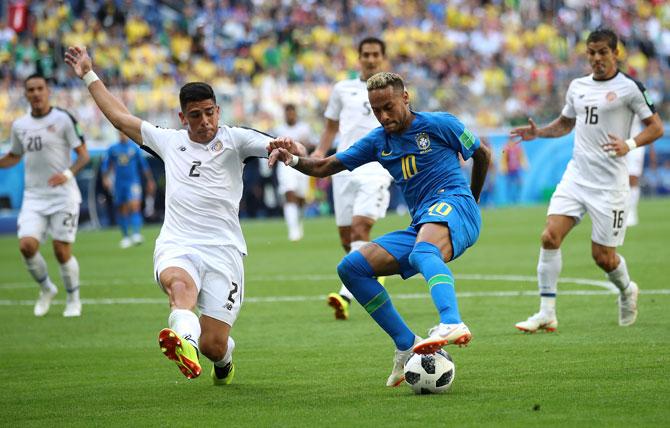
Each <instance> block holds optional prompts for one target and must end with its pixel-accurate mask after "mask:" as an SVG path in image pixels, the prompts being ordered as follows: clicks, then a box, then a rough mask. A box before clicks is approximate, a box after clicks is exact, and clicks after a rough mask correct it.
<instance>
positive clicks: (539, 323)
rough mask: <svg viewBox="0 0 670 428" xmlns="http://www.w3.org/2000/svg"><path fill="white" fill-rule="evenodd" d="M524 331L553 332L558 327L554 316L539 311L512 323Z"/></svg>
mask: <svg viewBox="0 0 670 428" xmlns="http://www.w3.org/2000/svg"><path fill="white" fill-rule="evenodd" d="M514 327H516V328H517V329H519V330H521V331H523V332H525V333H535V332H536V331H538V330H545V331H547V332H554V331H556V329H557V328H558V320H557V319H556V316H553V317H550V316H547V315H545V314H543V313H541V312H538V313H536V314H533V315H531V316H530V317H529V318H528V319H527V320H526V321H520V322H518V323H516V324H515V325H514Z"/></svg>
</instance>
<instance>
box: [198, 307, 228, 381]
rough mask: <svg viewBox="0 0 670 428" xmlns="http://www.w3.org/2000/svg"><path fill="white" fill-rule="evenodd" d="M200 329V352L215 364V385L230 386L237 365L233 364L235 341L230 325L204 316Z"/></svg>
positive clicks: (213, 379)
mask: <svg viewBox="0 0 670 428" xmlns="http://www.w3.org/2000/svg"><path fill="white" fill-rule="evenodd" d="M200 327H201V328H202V335H201V336H200V350H201V352H202V354H203V355H204V356H206V357H207V358H209V359H210V360H211V361H212V362H213V363H214V365H213V366H212V372H211V377H212V381H213V382H214V385H228V384H230V383H231V382H232V381H233V377H234V376H235V364H234V363H233V350H234V349H235V341H234V340H233V338H232V337H230V325H228V324H226V323H225V322H223V321H220V320H217V319H214V318H211V317H208V316H207V315H202V316H201V317H200Z"/></svg>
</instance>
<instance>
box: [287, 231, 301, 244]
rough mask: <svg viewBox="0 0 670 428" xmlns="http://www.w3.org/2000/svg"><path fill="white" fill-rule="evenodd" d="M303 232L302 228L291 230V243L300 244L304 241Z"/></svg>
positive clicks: (289, 233)
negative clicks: (299, 242)
mask: <svg viewBox="0 0 670 428" xmlns="http://www.w3.org/2000/svg"><path fill="white" fill-rule="evenodd" d="M302 237H303V232H302V228H295V229H291V230H289V232H288V240H289V241H291V242H298V241H300V240H301V239H302Z"/></svg>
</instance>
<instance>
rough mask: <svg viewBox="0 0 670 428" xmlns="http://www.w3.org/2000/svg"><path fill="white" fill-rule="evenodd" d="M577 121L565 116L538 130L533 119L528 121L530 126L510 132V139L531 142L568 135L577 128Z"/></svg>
mask: <svg viewBox="0 0 670 428" xmlns="http://www.w3.org/2000/svg"><path fill="white" fill-rule="evenodd" d="M575 123H576V119H575V118H572V119H571V118H569V117H565V116H563V115H561V116H559V117H557V118H556V119H554V120H553V121H552V122H551V123H550V124H549V125H547V126H545V127H543V128H538V127H537V125H536V124H535V122H534V121H533V119H530V118H529V119H528V126H522V127H519V128H514V129H512V130H511V131H510V133H509V134H510V137H512V138H516V142H520V141H530V140H534V139H535V138H537V137H542V138H554V137H562V136H564V135H567V134H569V133H570V131H572V129H573V128H574V127H575Z"/></svg>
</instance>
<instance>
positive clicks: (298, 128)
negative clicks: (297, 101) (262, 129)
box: [274, 122, 313, 144]
mask: <svg viewBox="0 0 670 428" xmlns="http://www.w3.org/2000/svg"><path fill="white" fill-rule="evenodd" d="M274 132H275V134H277V136H278V137H290V138H291V139H292V140H294V141H299V142H301V143H306V144H311V142H312V139H313V138H312V131H311V130H310V129H309V125H307V124H306V123H305V122H297V123H295V124H293V125H289V124H287V123H282V124H281V125H279V126H277V128H276V129H275V131H274Z"/></svg>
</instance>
